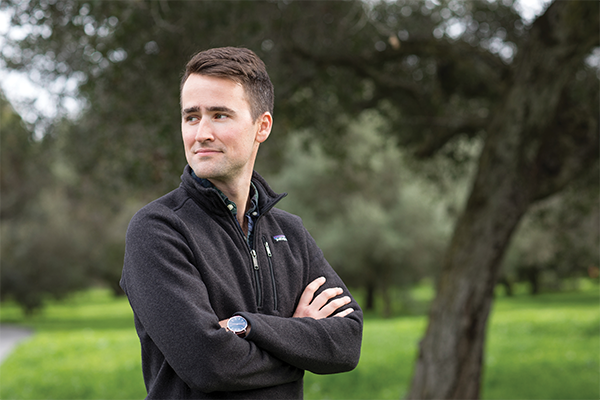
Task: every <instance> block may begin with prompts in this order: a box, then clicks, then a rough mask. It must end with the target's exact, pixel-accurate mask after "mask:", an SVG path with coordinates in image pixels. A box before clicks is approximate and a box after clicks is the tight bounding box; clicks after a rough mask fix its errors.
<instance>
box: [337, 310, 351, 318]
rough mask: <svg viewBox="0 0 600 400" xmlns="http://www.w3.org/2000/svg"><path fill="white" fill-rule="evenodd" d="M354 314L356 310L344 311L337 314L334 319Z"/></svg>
mask: <svg viewBox="0 0 600 400" xmlns="http://www.w3.org/2000/svg"><path fill="white" fill-rule="evenodd" d="M353 312H354V308H347V309H345V310H344V311H340V312H339V313H337V314H335V315H334V317H341V318H343V317H345V316H346V315H348V314H350V313H353Z"/></svg>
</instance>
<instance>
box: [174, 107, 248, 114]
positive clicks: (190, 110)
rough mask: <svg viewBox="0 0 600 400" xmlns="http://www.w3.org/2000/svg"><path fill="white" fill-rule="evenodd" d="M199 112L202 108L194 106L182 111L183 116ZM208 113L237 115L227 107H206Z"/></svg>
mask: <svg viewBox="0 0 600 400" xmlns="http://www.w3.org/2000/svg"><path fill="white" fill-rule="evenodd" d="M198 111H200V107H198V106H193V107H188V108H184V109H183V110H182V111H181V114H183V115H187V114H192V113H197V112H198ZM206 111H208V112H224V113H227V114H231V115H234V114H236V112H235V111H234V110H232V109H231V108H229V107H225V106H212V107H206Z"/></svg>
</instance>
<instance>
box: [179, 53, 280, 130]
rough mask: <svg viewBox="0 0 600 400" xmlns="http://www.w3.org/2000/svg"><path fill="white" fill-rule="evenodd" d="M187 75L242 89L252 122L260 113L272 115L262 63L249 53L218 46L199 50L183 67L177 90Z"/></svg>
mask: <svg viewBox="0 0 600 400" xmlns="http://www.w3.org/2000/svg"><path fill="white" fill-rule="evenodd" d="M191 74H199V75H206V76H215V77H220V78H226V79H231V80H232V81H234V82H237V83H240V84H241V85H242V87H243V88H244V91H245V93H246V95H247V96H248V98H247V100H248V103H250V112H251V114H252V119H253V120H255V121H256V119H257V118H258V117H260V116H261V115H262V114H263V113H264V112H267V111H268V112H270V113H271V115H273V102H274V97H275V95H274V90H273V84H272V83H271V79H269V75H268V74H267V68H266V66H265V63H264V62H263V61H262V60H261V59H260V58H258V56H257V55H256V54H255V53H254V52H253V51H251V50H248V49H244V48H239V47H220V48H215V49H209V50H205V51H201V52H199V53H197V54H196V55H194V56H193V57H192V58H191V60H190V61H189V62H188V63H187V65H186V66H185V72H184V74H183V77H182V78H181V86H180V90H181V89H183V85H184V84H185V81H186V80H187V79H188V78H189V76H190V75H191Z"/></svg>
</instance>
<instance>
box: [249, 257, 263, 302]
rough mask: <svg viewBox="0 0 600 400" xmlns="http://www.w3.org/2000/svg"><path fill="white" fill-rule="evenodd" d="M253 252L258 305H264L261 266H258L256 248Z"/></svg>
mask: <svg viewBox="0 0 600 400" xmlns="http://www.w3.org/2000/svg"><path fill="white" fill-rule="evenodd" d="M250 254H252V265H253V267H254V283H255V284H256V306H257V307H258V308H261V307H262V290H261V287H260V268H259V266H258V258H257V257H256V250H254V249H252V250H251V251H250Z"/></svg>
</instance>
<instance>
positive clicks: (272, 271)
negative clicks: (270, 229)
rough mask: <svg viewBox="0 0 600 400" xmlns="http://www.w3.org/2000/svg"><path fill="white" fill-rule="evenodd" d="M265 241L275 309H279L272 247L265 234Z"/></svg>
mask: <svg viewBox="0 0 600 400" xmlns="http://www.w3.org/2000/svg"><path fill="white" fill-rule="evenodd" d="M262 239H263V241H264V243H265V250H266V251H267V260H269V271H270V272H271V285H273V310H274V311H277V285H276V283H275V272H274V270H273V261H272V257H273V254H272V253H271V249H270V248H269V242H267V239H266V238H265V237H264V236H263V238H262Z"/></svg>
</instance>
